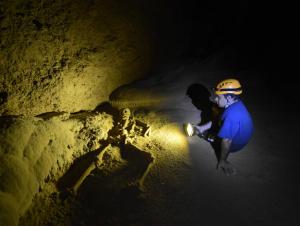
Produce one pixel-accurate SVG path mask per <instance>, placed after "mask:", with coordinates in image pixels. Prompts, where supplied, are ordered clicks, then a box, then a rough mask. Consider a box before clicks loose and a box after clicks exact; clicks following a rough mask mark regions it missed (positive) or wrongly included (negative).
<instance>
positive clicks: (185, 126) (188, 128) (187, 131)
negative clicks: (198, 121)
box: [183, 123, 194, 137]
mask: <svg viewBox="0 0 300 226" xmlns="http://www.w3.org/2000/svg"><path fill="white" fill-rule="evenodd" d="M183 130H184V132H185V134H186V135H188V136H189V137H191V136H193V135H194V127H193V126H192V124H191V123H184V124H183Z"/></svg>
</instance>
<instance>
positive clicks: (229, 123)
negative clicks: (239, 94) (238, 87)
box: [218, 100, 253, 152]
mask: <svg viewBox="0 0 300 226" xmlns="http://www.w3.org/2000/svg"><path fill="white" fill-rule="evenodd" d="M221 122H222V124H221V129H220V131H219V133H218V137H220V138H227V139H230V140H232V143H231V146H230V152H236V151H239V150H241V149H242V148H243V147H244V146H245V145H246V144H247V143H248V142H249V140H250V139H251V137H252V134H253V121H252V118H251V116H250V114H249V112H248V110H247V108H246V107H245V105H244V104H243V102H242V101H241V100H239V101H237V102H235V103H233V104H232V105H230V106H229V107H227V108H226V109H225V110H224V112H223V114H222V117H221Z"/></svg>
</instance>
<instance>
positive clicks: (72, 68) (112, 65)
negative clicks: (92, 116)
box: [0, 0, 151, 115]
mask: <svg viewBox="0 0 300 226" xmlns="http://www.w3.org/2000/svg"><path fill="white" fill-rule="evenodd" d="M0 12H1V18H0V30H1V32H0V115H20V114H23V115H38V114H41V113H44V112H52V111H66V112H76V111H80V110H91V109H94V108H95V107H96V106H97V105H98V104H100V103H101V102H104V101H106V100H108V95H109V94H110V93H111V92H112V91H113V90H114V89H115V88H117V87H119V86H120V85H122V84H126V83H129V82H131V81H133V80H135V79H137V78H138V77H139V76H141V75H143V74H144V73H145V72H146V71H147V68H148V65H149V59H150V57H151V53H150V49H151V42H150V41H149V35H148V33H147V32H146V31H145V29H144V25H143V24H142V23H143V22H142V21H143V18H142V16H141V15H139V14H140V13H139V11H138V10H137V9H136V8H135V7H134V6H133V5H130V4H128V3H126V4H121V3H120V2H118V3H117V2H116V1H73V0H72V1H71V0H68V1H42V2H41V1H25V0H24V1H9V2H4V3H1V4H0ZM2 15H3V16H2Z"/></svg>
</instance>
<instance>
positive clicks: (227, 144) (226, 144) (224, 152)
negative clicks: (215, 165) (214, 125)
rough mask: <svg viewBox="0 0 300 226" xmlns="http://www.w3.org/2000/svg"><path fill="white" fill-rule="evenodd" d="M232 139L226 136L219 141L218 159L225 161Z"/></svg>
mask: <svg viewBox="0 0 300 226" xmlns="http://www.w3.org/2000/svg"><path fill="white" fill-rule="evenodd" d="M231 142H232V140H230V139H228V138H223V139H222V141H221V155H220V161H226V160H227V157H228V154H229V152H230V145H231Z"/></svg>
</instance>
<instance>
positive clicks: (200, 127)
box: [194, 121, 212, 133]
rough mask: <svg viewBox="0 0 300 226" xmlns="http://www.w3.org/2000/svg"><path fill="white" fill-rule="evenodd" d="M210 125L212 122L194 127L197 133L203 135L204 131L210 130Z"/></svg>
mask: <svg viewBox="0 0 300 226" xmlns="http://www.w3.org/2000/svg"><path fill="white" fill-rule="evenodd" d="M211 125H212V121H209V122H208V123H205V124H204V125H201V126H196V125H195V126H194V127H195V128H196V129H197V131H198V132H199V133H203V132H205V131H206V130H209V129H210V128H211Z"/></svg>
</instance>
